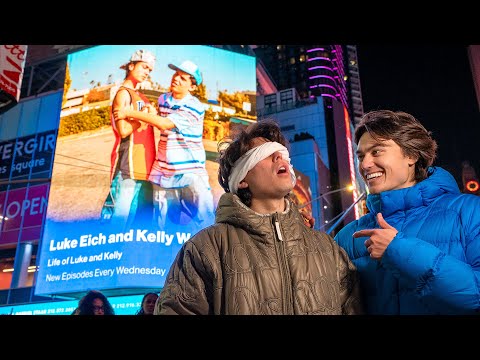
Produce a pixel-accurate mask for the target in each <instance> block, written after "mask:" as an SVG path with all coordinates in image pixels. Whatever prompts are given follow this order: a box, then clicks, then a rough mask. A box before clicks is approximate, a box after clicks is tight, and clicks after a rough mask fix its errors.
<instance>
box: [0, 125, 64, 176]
mask: <svg viewBox="0 0 480 360" xmlns="http://www.w3.org/2000/svg"><path fill="white" fill-rule="evenodd" d="M56 138H57V136H56V134H55V131H46V132H43V133H40V134H36V135H30V136H25V137H21V138H17V139H13V140H9V141H3V142H0V180H6V179H8V178H9V176H10V174H11V178H12V179H15V178H17V177H21V176H25V175H28V174H36V173H39V172H43V171H49V170H50V167H51V165H52V155H53V153H54V151H55V141H56Z"/></svg>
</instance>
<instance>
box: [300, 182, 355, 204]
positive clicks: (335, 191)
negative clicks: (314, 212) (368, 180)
mask: <svg viewBox="0 0 480 360" xmlns="http://www.w3.org/2000/svg"><path fill="white" fill-rule="evenodd" d="M353 189H355V187H354V186H353V185H352V184H350V185H348V186H345V187H343V188H340V189H335V190H331V191H327V192H326V193H323V194H320V196H317V197H316V198H313V199H312V200H310V201H309V202H306V203H305V204H301V205H299V206H298V208H299V209H301V208H304V207H305V206H307V205H310V204H311V203H312V202H314V201H317V200H319V199H322V198H323V197H324V196H327V195H330V194H334V193H337V192H340V191H350V192H352V191H353Z"/></svg>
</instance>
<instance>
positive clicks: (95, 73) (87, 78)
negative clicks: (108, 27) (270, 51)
mask: <svg viewBox="0 0 480 360" xmlns="http://www.w3.org/2000/svg"><path fill="white" fill-rule="evenodd" d="M139 49H144V50H149V51H151V52H152V53H153V54H155V56H156V62H155V68H154V70H153V71H152V73H151V78H152V81H153V82H158V83H159V84H160V85H161V86H163V87H166V88H168V86H169V85H170V80H171V78H172V74H173V71H172V70H171V69H169V68H168V64H169V63H174V64H180V63H181V62H183V61H184V60H191V61H193V62H194V63H196V64H197V65H198V67H199V69H200V72H201V73H202V75H203V83H204V84H205V85H206V88H207V95H208V98H209V99H216V98H217V94H218V91H225V90H227V91H228V92H229V93H233V92H236V91H252V92H255V91H256V79H255V77H251V76H245V74H251V73H252V72H253V73H255V58H254V57H253V56H248V55H243V54H238V53H233V52H231V51H226V50H223V49H217V48H214V47H210V46H204V45H101V46H95V47H93V48H89V49H86V50H83V51H79V52H76V53H73V54H71V55H69V57H68V62H69V64H70V76H71V78H72V85H71V89H76V90H81V89H85V88H89V87H91V85H90V84H91V82H92V81H93V82H94V83H95V84H96V83H98V82H100V84H101V85H105V84H107V83H108V81H109V76H110V75H111V79H110V81H112V80H113V82H116V83H120V82H121V81H123V79H124V77H125V70H122V69H120V66H121V65H123V64H125V63H127V62H128V60H129V59H130V57H131V55H132V53H133V52H134V51H136V50H139ZM99 59H102V60H99ZM106 59H108V61H107V60H106ZM232 65H233V66H232Z"/></svg>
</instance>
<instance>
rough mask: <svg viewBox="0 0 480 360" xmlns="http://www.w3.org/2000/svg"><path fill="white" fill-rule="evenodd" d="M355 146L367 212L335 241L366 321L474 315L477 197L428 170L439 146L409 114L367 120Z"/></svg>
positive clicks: (478, 285)
mask: <svg viewBox="0 0 480 360" xmlns="http://www.w3.org/2000/svg"><path fill="white" fill-rule="evenodd" d="M355 142H356V144H357V145H358V150H357V155H358V160H359V170H360V173H361V174H362V177H363V179H364V181H365V182H366V184H367V186H368V189H369V193H370V194H369V195H368V197H367V207H368V209H369V211H370V212H369V213H368V214H366V215H365V216H363V217H361V218H360V219H358V220H356V221H353V222H351V223H350V224H348V225H347V226H345V227H344V228H343V229H342V230H341V231H340V232H339V233H338V234H337V235H336V236H335V240H336V241H337V242H338V243H339V245H340V246H342V247H343V248H344V249H345V250H346V251H347V253H348V255H349V257H350V259H352V260H353V263H354V264H355V265H356V267H357V271H358V273H359V275H360V284H361V289H362V296H363V300H364V304H365V306H366V310H367V313H368V314H391V315H397V314H405V315H407V314H408V315H420V314H422V315H424V314H475V313H477V312H478V311H479V309H480V197H478V196H475V195H469V194H462V193H460V191H459V189H458V185H457V183H456V181H455V179H454V178H453V176H452V175H451V174H450V173H449V172H447V171H445V170H444V169H442V168H440V167H433V166H431V165H432V164H433V161H434V159H435V157H436V152H437V144H436V142H435V140H433V139H432V138H431V135H430V132H429V131H427V130H426V129H425V128H424V127H423V126H422V125H421V124H420V122H418V120H416V119H415V118H414V117H413V116H412V115H410V114H407V113H404V112H392V111H388V110H379V111H372V112H370V113H367V114H365V115H364V117H363V118H362V120H361V122H360V123H359V124H358V126H357V128H356V129H355Z"/></svg>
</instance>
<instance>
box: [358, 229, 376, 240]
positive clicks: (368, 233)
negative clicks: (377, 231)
mask: <svg viewBox="0 0 480 360" xmlns="http://www.w3.org/2000/svg"><path fill="white" fill-rule="evenodd" d="M373 231H374V229H364V230H359V231H356V232H354V233H353V237H354V238H359V237H364V236H368V237H370V236H372V234H373Z"/></svg>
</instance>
